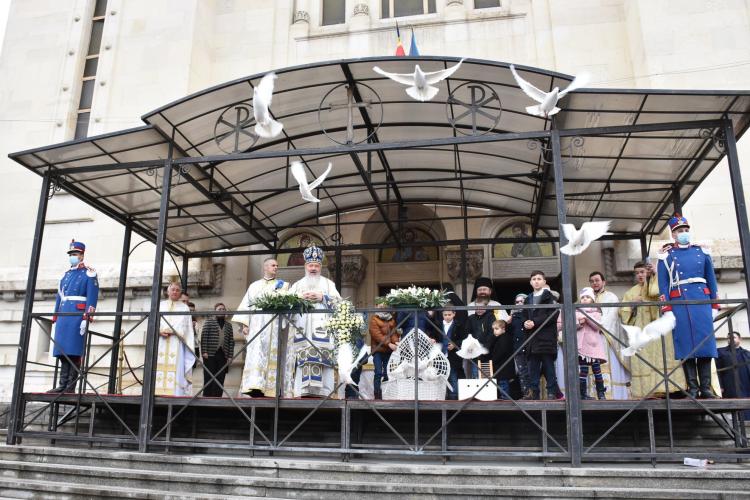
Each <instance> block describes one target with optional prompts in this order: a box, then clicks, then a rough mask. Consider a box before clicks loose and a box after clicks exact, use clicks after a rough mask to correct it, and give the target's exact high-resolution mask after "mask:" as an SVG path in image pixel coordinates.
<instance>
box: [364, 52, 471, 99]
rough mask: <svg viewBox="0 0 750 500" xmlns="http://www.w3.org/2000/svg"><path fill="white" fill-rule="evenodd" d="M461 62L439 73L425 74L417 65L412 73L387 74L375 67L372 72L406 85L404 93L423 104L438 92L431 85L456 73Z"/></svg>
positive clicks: (430, 72)
mask: <svg viewBox="0 0 750 500" xmlns="http://www.w3.org/2000/svg"><path fill="white" fill-rule="evenodd" d="M462 62H464V60H463V59H461V60H460V61H458V63H457V64H455V65H453V66H451V67H450V68H446V69H442V70H440V71H429V72H427V73H425V72H424V71H422V68H420V67H419V64H417V65H415V66H414V73H388V72H387V71H383V70H382V69H380V68H379V67H377V66H374V67H373V68H372V70H373V71H374V72H375V73H378V74H380V75H383V76H387V77H388V78H390V79H391V80H393V81H394V82H398V83H403V84H404V85H408V86H409V87H408V88H407V89H406V93H407V94H409V96H410V97H412V98H413V99H415V100H417V101H422V102H424V101H429V100H430V99H432V98H433V97H435V96H436V95H437V93H438V90H440V89H438V88H437V87H433V85H435V84H436V83H439V82H441V81H443V80H445V79H446V78H448V77H449V76H451V75H452V74H453V73H455V72H456V71H458V68H459V67H460V66H461V63H462Z"/></svg>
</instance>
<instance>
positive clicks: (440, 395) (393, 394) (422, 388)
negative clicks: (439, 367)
mask: <svg viewBox="0 0 750 500" xmlns="http://www.w3.org/2000/svg"><path fill="white" fill-rule="evenodd" d="M382 387H383V399H410V400H414V379H413V378H412V379H405V378H402V379H398V380H386V381H385V382H383V384H382ZM445 388H446V387H445V382H443V381H442V380H420V381H419V400H420V401H435V400H441V399H445Z"/></svg>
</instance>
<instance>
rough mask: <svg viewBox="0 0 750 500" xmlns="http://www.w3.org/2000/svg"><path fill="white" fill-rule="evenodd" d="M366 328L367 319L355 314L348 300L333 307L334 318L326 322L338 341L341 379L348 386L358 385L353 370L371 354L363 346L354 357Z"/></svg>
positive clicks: (338, 361)
mask: <svg viewBox="0 0 750 500" xmlns="http://www.w3.org/2000/svg"><path fill="white" fill-rule="evenodd" d="M364 328H365V319H364V318H363V317H362V315H361V314H359V313H355V312H354V306H353V305H352V303H351V302H349V301H348V300H342V301H340V302H338V303H336V305H335V306H334V307H333V316H331V318H330V319H329V320H328V321H327V322H326V331H328V333H329V334H330V335H331V337H333V338H334V339H335V341H336V364H337V365H338V371H339V379H340V380H342V381H344V382H345V383H346V384H348V385H353V386H356V385H357V384H356V383H355V382H354V380H353V379H352V370H353V369H354V368H355V367H356V365H357V363H358V361H359V360H360V359H362V358H363V356H366V355H367V354H369V352H370V350H369V348H368V346H365V345H363V346H362V348H361V349H360V351H359V353H358V354H357V356H356V357H355V355H354V348H355V346H356V342H357V340H358V339H360V338H362V332H363V330H364ZM365 359H366V358H365Z"/></svg>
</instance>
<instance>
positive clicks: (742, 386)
mask: <svg viewBox="0 0 750 500" xmlns="http://www.w3.org/2000/svg"><path fill="white" fill-rule="evenodd" d="M727 339H728V342H727V344H728V345H727V346H726V347H721V348H719V357H718V358H717V359H716V371H717V372H718V373H719V384H721V392H722V396H723V397H725V398H747V397H750V352H749V351H747V350H746V349H743V348H742V346H741V345H740V334H739V333H738V332H731V333H730V334H729V336H728V338H727ZM738 382H739V386H738V385H737V383H738Z"/></svg>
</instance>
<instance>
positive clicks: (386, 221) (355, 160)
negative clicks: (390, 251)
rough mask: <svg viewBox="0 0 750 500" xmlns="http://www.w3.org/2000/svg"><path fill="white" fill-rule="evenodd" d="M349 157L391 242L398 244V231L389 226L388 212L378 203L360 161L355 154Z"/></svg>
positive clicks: (365, 170) (373, 188)
mask: <svg viewBox="0 0 750 500" xmlns="http://www.w3.org/2000/svg"><path fill="white" fill-rule="evenodd" d="M349 156H350V158H351V159H352V162H353V163H354V166H355V167H357V170H358V171H359V175H361V176H362V181H363V182H364V183H365V187H367V191H369V192H370V196H371V197H372V201H374V202H375V206H376V207H377V209H378V212H380V216H381V217H382V218H383V223H384V224H385V225H386V226H387V227H388V231H390V233H391V236H393V241H396V242H398V241H399V237H398V231H396V228H394V227H393V224H391V221H390V217H388V210H387V209H386V208H385V207H384V206H383V203H382V202H381V201H380V197H379V196H378V192H377V191H376V190H375V187H374V186H373V185H372V183H371V182H370V178H369V176H368V175H367V169H366V168H365V166H364V165H363V164H362V160H360V159H359V156H358V155H357V154H356V153H351V154H350V155H349Z"/></svg>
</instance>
